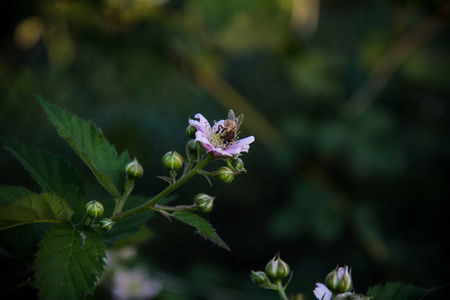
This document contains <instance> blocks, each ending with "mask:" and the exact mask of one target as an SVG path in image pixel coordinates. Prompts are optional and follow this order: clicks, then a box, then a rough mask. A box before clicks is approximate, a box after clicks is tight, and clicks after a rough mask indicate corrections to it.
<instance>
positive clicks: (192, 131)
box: [186, 124, 197, 139]
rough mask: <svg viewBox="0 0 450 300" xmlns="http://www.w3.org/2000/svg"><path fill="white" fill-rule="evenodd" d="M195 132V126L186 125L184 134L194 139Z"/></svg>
mask: <svg viewBox="0 0 450 300" xmlns="http://www.w3.org/2000/svg"><path fill="white" fill-rule="evenodd" d="M195 132H197V128H195V126H193V125H191V124H189V125H188V127H186V134H187V136H188V137H189V138H190V139H195Z"/></svg>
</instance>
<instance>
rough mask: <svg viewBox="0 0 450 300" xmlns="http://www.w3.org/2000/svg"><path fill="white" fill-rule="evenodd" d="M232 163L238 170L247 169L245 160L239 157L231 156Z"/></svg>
mask: <svg viewBox="0 0 450 300" xmlns="http://www.w3.org/2000/svg"><path fill="white" fill-rule="evenodd" d="M230 165H231V167H232V168H233V169H234V170H235V171H236V172H242V171H245V169H244V161H243V160H242V159H240V158H238V157H235V158H230Z"/></svg>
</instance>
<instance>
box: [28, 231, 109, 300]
mask: <svg viewBox="0 0 450 300" xmlns="http://www.w3.org/2000/svg"><path fill="white" fill-rule="evenodd" d="M105 251H106V248H105V244H104V242H103V237H102V236H101V235H100V234H98V233H97V232H95V231H93V230H92V229H90V228H88V227H83V229H82V230H80V229H77V228H75V227H72V226H69V225H68V224H59V225H56V226H55V227H53V228H52V229H50V230H49V231H48V232H47V233H46V234H45V235H44V237H43V239H42V241H41V244H40V248H39V251H38V252H37V254H36V259H35V262H34V267H35V269H36V286H37V288H38V289H39V294H38V297H39V298H40V299H84V298H85V297H86V295H87V294H90V293H92V291H93V290H94V286H95V283H96V282H97V278H98V277H100V275H101V274H102V272H103V267H104V265H105V262H104V260H103V259H104V258H105V257H106V254H105Z"/></svg>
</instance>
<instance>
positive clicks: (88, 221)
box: [85, 217, 94, 227]
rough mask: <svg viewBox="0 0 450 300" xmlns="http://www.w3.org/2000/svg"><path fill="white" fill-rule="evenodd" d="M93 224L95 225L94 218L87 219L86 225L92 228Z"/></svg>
mask: <svg viewBox="0 0 450 300" xmlns="http://www.w3.org/2000/svg"><path fill="white" fill-rule="evenodd" d="M92 223H94V218H91V217H87V219H86V223H85V225H86V226H88V227H91V226H92Z"/></svg>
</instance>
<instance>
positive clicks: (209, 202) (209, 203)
mask: <svg viewBox="0 0 450 300" xmlns="http://www.w3.org/2000/svg"><path fill="white" fill-rule="evenodd" d="M214 199H216V197H211V196H209V195H207V194H197V196H195V198H194V204H195V205H197V209H198V210H199V211H202V212H205V213H207V212H210V211H211V209H212V208H213V201H214Z"/></svg>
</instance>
